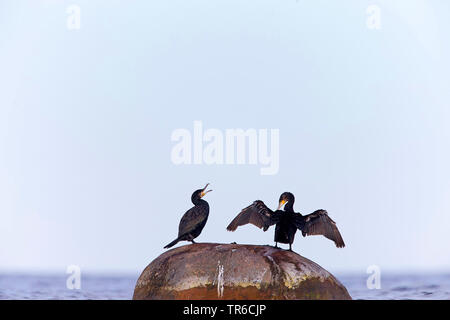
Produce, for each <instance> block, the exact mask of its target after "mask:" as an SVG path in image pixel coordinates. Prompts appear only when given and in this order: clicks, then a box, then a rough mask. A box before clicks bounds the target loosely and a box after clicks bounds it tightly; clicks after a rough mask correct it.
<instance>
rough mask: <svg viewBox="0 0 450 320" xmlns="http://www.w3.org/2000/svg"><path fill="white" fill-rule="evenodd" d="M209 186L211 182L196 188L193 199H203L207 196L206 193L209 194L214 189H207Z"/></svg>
mask: <svg viewBox="0 0 450 320" xmlns="http://www.w3.org/2000/svg"><path fill="white" fill-rule="evenodd" d="M208 186H209V183H207V184H206V186H205V187H204V188H203V189H198V190H195V191H194V193H193V194H192V196H191V200H192V201H194V200H195V199H201V198H203V197H204V196H205V194H207V193H208V192H211V191H212V190H206V188H207V187H208Z"/></svg>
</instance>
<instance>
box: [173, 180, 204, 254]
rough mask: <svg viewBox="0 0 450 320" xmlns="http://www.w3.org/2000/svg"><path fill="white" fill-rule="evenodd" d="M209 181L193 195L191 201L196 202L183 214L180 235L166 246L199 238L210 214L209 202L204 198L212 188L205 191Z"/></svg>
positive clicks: (179, 228)
mask: <svg viewBox="0 0 450 320" xmlns="http://www.w3.org/2000/svg"><path fill="white" fill-rule="evenodd" d="M208 185H209V183H207V184H206V186H205V187H204V188H203V189H198V190H195V191H194V193H193V194H192V196H191V201H192V203H193V204H194V206H193V207H192V208H190V209H189V210H188V211H186V213H185V214H184V215H183V217H182V218H181V221H180V225H179V226H178V237H177V238H176V239H175V240H173V241H172V242H171V243H169V244H168V245H167V246H165V247H164V249H166V248H170V247H172V246H174V245H175V244H177V243H178V242H179V241H183V240H185V241H191V242H192V243H195V242H194V239H195V238H197V237H198V236H199V235H200V233H201V232H202V230H203V227H204V226H205V224H206V221H207V220H208V215H209V204H208V202H206V201H205V200H203V199H202V198H203V197H204V196H205V194H207V193H208V192H210V191H212V190H208V191H205V190H206V188H207V187H208Z"/></svg>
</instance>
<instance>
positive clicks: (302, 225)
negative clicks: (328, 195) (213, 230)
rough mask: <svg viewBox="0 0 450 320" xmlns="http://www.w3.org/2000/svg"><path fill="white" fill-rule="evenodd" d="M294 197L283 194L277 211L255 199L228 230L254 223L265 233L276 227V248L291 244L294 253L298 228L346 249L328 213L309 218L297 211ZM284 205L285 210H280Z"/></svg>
mask: <svg viewBox="0 0 450 320" xmlns="http://www.w3.org/2000/svg"><path fill="white" fill-rule="evenodd" d="M294 201H295V198H294V195H293V194H292V193H290V192H284V193H283V194H281V196H280V200H279V205H278V209H277V210H276V211H272V210H270V209H269V208H268V207H267V206H266V205H265V204H264V202H262V201H261V200H256V201H255V202H253V204H251V205H250V206H248V207H247V208H244V209H242V211H241V212H240V213H239V214H238V215H237V216H236V218H234V219H233V221H231V223H230V224H229V225H228V227H227V230H228V231H235V230H236V228H237V227H239V226H242V225H244V224H247V223H251V224H253V225H255V226H257V227H258V228H262V229H263V230H264V231H266V230H267V229H268V228H269V227H270V226H271V225H274V224H276V226H275V239H274V241H275V247H276V248H278V242H280V243H286V244H289V250H290V251H292V243H293V242H294V237H295V233H296V232H297V229H299V230H301V231H302V235H303V236H304V237H305V236H312V235H323V236H325V237H327V238H328V239H330V240H333V241H334V243H335V244H336V247H338V248H343V247H345V244H344V240H343V239H342V237H341V234H340V233H339V230H338V228H337V226H336V223H335V222H334V221H333V220H332V219H331V218H330V217H329V216H328V213H327V212H326V211H325V210H322V209H320V210H316V211H314V212H313V213H311V214H308V215H306V216H303V215H301V214H300V213H297V212H294ZM283 205H284V210H280V209H281V208H282V207H283Z"/></svg>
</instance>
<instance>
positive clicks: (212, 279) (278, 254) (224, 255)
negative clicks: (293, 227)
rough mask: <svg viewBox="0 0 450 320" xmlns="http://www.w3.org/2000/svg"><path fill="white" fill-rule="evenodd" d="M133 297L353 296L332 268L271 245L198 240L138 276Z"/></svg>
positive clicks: (162, 259) (251, 297)
mask: <svg viewBox="0 0 450 320" xmlns="http://www.w3.org/2000/svg"><path fill="white" fill-rule="evenodd" d="M133 299H135V300H136V299H168V300H172V299H194V300H215V299H351V297H350V295H349V294H348V292H347V289H346V288H345V287H344V286H343V285H342V284H341V283H340V282H339V281H338V280H337V279H336V278H335V277H334V276H333V275H332V274H330V273H329V272H328V271H326V270H325V269H323V268H322V267H320V266H319V265H318V264H316V263H314V262H312V261H311V260H308V259H306V258H304V257H302V256H300V255H298V254H297V253H294V252H289V251H285V250H281V249H275V248H273V247H270V246H256V245H240V244H217V243H197V244H192V245H186V246H182V247H178V248H175V249H172V250H169V251H167V252H165V253H163V254H161V255H160V256H159V257H158V258H156V259H155V260H154V261H153V262H151V263H150V264H149V265H148V266H147V267H146V268H145V270H144V271H143V272H142V274H141V276H140V277H139V279H138V281H137V283H136V287H135V289H134V295H133Z"/></svg>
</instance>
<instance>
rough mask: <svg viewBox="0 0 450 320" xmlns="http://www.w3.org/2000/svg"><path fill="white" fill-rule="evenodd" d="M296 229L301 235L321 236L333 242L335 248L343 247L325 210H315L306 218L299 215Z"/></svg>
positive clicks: (342, 242)
mask: <svg viewBox="0 0 450 320" xmlns="http://www.w3.org/2000/svg"><path fill="white" fill-rule="evenodd" d="M296 225H297V228H298V229H300V230H301V231H302V235H303V236H304V237H306V236H313V235H323V236H325V237H327V238H328V239H330V240H332V241H334V243H335V244H336V247H338V248H343V247H345V243H344V240H343V239H342V236H341V234H340V232H339V230H338V228H337V226H336V222H334V221H333V220H332V219H331V218H330V217H329V216H328V213H327V211H326V210H322V209H321V210H316V211H314V212H313V213H311V214H308V215H306V216H302V215H299V216H298V218H297V219H296Z"/></svg>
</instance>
